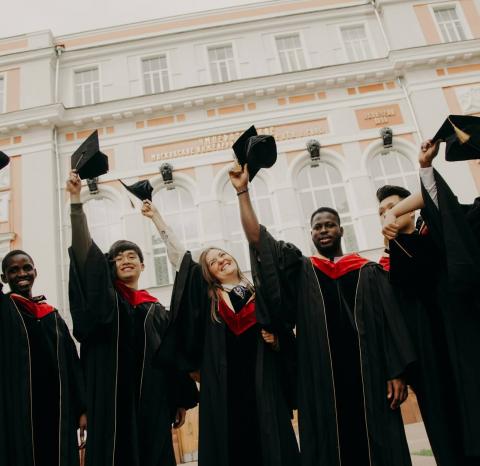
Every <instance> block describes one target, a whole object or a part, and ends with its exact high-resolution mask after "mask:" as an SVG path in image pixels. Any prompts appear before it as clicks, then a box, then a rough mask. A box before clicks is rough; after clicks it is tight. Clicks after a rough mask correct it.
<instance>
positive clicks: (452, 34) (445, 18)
mask: <svg viewBox="0 0 480 466" xmlns="http://www.w3.org/2000/svg"><path fill="white" fill-rule="evenodd" d="M433 11H434V13H435V19H436V20H437V24H438V28H439V29H440V34H441V35H442V39H443V41H444V42H456V41H459V40H465V39H466V38H467V37H466V35H465V30H464V28H463V25H462V21H461V20H460V18H459V17H458V12H457V8H456V6H455V5H452V6H445V7H438V8H434V9H433Z"/></svg>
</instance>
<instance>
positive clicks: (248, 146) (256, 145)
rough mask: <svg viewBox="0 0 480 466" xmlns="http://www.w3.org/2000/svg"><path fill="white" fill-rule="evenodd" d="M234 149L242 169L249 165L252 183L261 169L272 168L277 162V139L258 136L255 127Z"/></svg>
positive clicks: (251, 128) (245, 133)
mask: <svg viewBox="0 0 480 466" xmlns="http://www.w3.org/2000/svg"><path fill="white" fill-rule="evenodd" d="M232 149H233V152H235V156H236V157H237V161H238V163H239V164H240V165H241V166H242V167H243V166H244V165H245V164H246V163H247V164H248V173H249V178H250V181H252V180H253V178H254V176H255V175H256V174H257V173H258V170H260V168H270V167H271V166H272V165H273V164H274V163H275V162H276V160H277V145H276V143H275V138H274V137H273V136H269V135H258V134H257V130H256V129H255V126H250V128H248V129H247V130H246V131H245V132H244V133H243V134H242V135H241V136H240V137H239V138H238V139H237V140H236V141H235V143H234V144H233V146H232Z"/></svg>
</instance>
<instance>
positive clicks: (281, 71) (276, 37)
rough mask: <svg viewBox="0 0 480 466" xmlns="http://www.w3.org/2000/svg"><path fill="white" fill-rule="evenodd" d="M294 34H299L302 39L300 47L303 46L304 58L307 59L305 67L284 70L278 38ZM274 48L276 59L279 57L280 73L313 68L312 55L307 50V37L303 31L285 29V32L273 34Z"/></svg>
mask: <svg viewBox="0 0 480 466" xmlns="http://www.w3.org/2000/svg"><path fill="white" fill-rule="evenodd" d="M294 35H298V38H299V40H300V47H301V48H302V53H303V59H304V61H305V68H300V69H298V70H289V71H284V70H283V69H282V62H281V59H280V51H279V49H278V43H277V39H284V38H286V37H289V36H294ZM273 48H274V49H275V56H276V59H277V63H278V68H279V71H280V73H295V72H299V71H304V70H307V69H309V68H311V63H310V56H309V54H308V50H307V47H306V45H305V39H304V37H303V31H285V32H281V33H277V34H274V35H273Z"/></svg>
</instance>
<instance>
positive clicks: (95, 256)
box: [68, 241, 116, 342]
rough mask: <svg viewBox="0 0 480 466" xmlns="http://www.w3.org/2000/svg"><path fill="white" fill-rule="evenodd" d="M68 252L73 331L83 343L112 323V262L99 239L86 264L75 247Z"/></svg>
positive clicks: (90, 249) (89, 250)
mask: <svg viewBox="0 0 480 466" xmlns="http://www.w3.org/2000/svg"><path fill="white" fill-rule="evenodd" d="M68 252H69V255H70V274H69V284H68V295H69V301H70V313H71V315H72V320H73V334H74V336H75V338H76V339H77V340H78V341H79V342H83V341H85V340H86V339H88V338H89V336H91V335H92V334H93V333H94V332H95V331H97V330H98V328H99V327H102V326H106V325H109V324H111V323H112V321H113V315H114V308H115V305H116V304H115V303H116V293H115V289H114V285H113V281H112V276H111V265H110V264H109V262H108V260H107V259H106V257H105V255H104V254H103V253H102V251H100V249H99V248H98V246H97V245H96V244H95V242H93V241H92V243H91V244H90V246H89V249H88V251H87V254H86V258H85V263H84V264H83V265H81V264H79V263H78V262H77V258H76V256H75V253H74V250H73V248H69V251H68ZM82 277H83V279H82Z"/></svg>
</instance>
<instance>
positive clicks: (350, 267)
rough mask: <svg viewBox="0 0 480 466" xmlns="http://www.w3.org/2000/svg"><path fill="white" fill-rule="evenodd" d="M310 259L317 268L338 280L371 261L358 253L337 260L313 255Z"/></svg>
mask: <svg viewBox="0 0 480 466" xmlns="http://www.w3.org/2000/svg"><path fill="white" fill-rule="evenodd" d="M310 260H311V261H312V264H313V265H314V266H315V267H316V268H317V269H319V270H320V271H321V272H323V273H324V274H325V275H327V276H329V277H330V278H331V279H333V280H336V279H337V278H340V277H342V276H343V275H345V274H347V273H349V272H352V271H354V270H358V269H360V268H361V267H363V266H364V265H365V264H367V263H368V262H369V260H368V259H365V258H363V257H361V256H359V255H358V254H346V255H345V256H343V257H341V258H340V260H338V261H337V262H332V261H330V260H328V259H322V258H320V257H316V256H311V257H310Z"/></svg>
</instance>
